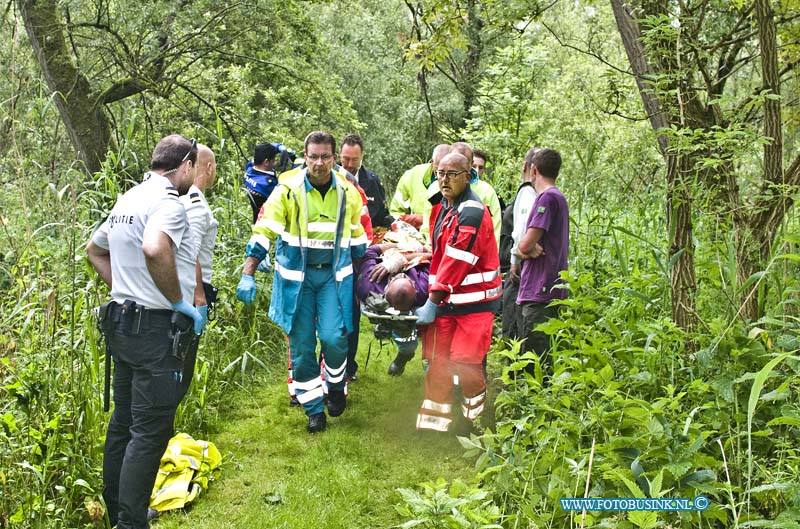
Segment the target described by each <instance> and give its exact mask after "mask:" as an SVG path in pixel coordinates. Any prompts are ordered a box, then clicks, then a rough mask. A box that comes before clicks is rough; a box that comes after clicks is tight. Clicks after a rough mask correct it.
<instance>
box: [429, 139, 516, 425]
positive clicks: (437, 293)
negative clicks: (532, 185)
mask: <svg viewBox="0 0 800 529" xmlns="http://www.w3.org/2000/svg"><path fill="white" fill-rule="evenodd" d="M470 176H471V175H470V166H469V161H468V160H467V158H465V157H464V156H462V155H461V154H457V153H452V154H448V155H447V156H445V157H444V158H443V159H442V161H441V163H440V165H439V167H438V170H437V171H436V178H437V179H438V182H439V189H440V190H441V194H442V201H441V202H440V203H439V204H437V205H435V206H434V207H433V210H432V211H431V217H430V226H431V228H430V229H431V234H430V235H431V237H430V240H431V244H432V245H433V257H432V259H431V267H430V280H429V294H428V300H427V302H426V303H425V305H423V306H422V307H420V308H419V309H417V325H423V327H422V331H421V334H422V352H423V358H425V359H426V360H428V362H429V364H428V370H427V372H426V373H425V401H424V402H423V403H422V407H421V408H420V410H419V415H417V430H433V431H440V432H446V431H447V430H448V429H449V428H450V425H451V423H452V408H453V405H454V403H453V388H454V387H455V385H458V386H460V387H461V394H462V395H463V402H461V403H460V404H461V411H462V413H463V416H464V417H465V418H466V419H467V420H468V421H473V420H475V418H476V417H478V415H479V414H480V413H481V412H482V411H483V407H484V403H485V401H486V377H485V375H484V372H483V360H484V358H485V357H486V353H487V351H488V350H489V345H490V344H491V341H492V319H493V317H494V312H495V311H496V310H497V308H498V306H499V304H500V298H501V295H502V287H501V278H500V259H499V258H498V253H497V241H496V239H495V237H494V225H493V223H492V216H491V214H490V213H489V209H488V208H487V207H486V206H485V205H484V204H483V203H482V202H481V201H480V199H479V198H478V197H477V195H475V193H474V192H473V191H472V189H471V188H470V185H469V181H470ZM458 404H459V403H456V405H458Z"/></svg>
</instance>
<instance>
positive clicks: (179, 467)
mask: <svg viewBox="0 0 800 529" xmlns="http://www.w3.org/2000/svg"><path fill="white" fill-rule="evenodd" d="M221 462H222V456H221V455H220V453H219V450H217V447H216V446H214V443H211V442H208V441H197V440H195V439H193V438H192V437H191V436H189V435H187V434H185V433H179V434H177V435H175V437H173V438H172V439H170V440H169V444H168V445H167V450H166V451H165V452H164V455H163V456H162V457H161V465H160V466H159V468H158V475H157V476H156V482H155V485H154V486H153V493H152V494H151V495H150V508H151V509H155V510H156V511H158V512H159V513H162V512H164V511H170V510H172V509H181V508H183V507H185V506H186V505H187V504H189V503H191V502H192V501H194V500H195V498H197V496H198V495H199V494H200V492H202V491H203V490H205V489H207V488H208V483H209V481H210V480H213V479H214V478H215V477H217V475H219V470H220V469H219V465H220V463H221Z"/></svg>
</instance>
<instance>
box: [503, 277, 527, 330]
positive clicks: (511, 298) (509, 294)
mask: <svg viewBox="0 0 800 529" xmlns="http://www.w3.org/2000/svg"><path fill="white" fill-rule="evenodd" d="M518 292H519V282H518V281H516V282H515V281H514V280H513V279H511V276H510V274H509V276H508V277H506V279H505V280H504V281H503V327H502V329H503V331H502V334H503V338H511V339H514V340H519V339H522V338H524V337H525V334H524V333H522V332H520V324H521V323H522V317H521V315H520V313H521V312H522V309H521V308H520V306H519V305H517V293H518Z"/></svg>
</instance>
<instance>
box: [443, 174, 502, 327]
mask: <svg viewBox="0 0 800 529" xmlns="http://www.w3.org/2000/svg"><path fill="white" fill-rule="evenodd" d="M446 206H447V204H446V201H442V202H441V203H439V204H436V205H435V206H434V207H433V210H432V211H431V217H430V222H431V224H432V226H433V229H432V230H431V235H432V237H431V241H432V244H433V259H432V261H431V273H430V277H429V280H428V281H429V285H430V287H429V288H430V290H431V291H432V292H433V291H437V290H444V291H445V292H447V293H448V295H447V297H445V299H444V307H440V309H439V313H446V310H447V309H449V310H450V311H451V312H453V311H454V312H457V313H470V312H484V311H492V310H495V308H496V307H494V305H495V304H496V301H497V300H499V298H500V296H501V295H502V292H503V291H502V286H501V277H500V259H499V258H498V253H497V241H496V240H495V237H494V227H493V224H492V216H491V214H490V213H489V209H488V207H486V205H484V204H483V203H482V202H481V201H480V200H479V199H478V197H477V195H476V194H475V192H474V191H473V190H472V189H471V188H469V187H467V189H465V190H464V192H463V193H462V194H461V196H459V197H458V198H457V199H456V201H455V203H454V204H453V206H452V207H446ZM443 309H445V310H443Z"/></svg>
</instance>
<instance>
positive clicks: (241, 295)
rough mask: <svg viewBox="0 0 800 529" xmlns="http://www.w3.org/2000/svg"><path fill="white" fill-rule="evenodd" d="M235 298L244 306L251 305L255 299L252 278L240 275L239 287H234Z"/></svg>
mask: <svg viewBox="0 0 800 529" xmlns="http://www.w3.org/2000/svg"><path fill="white" fill-rule="evenodd" d="M236 297H237V298H238V299H239V301H241V302H242V303H244V304H245V305H249V304H251V303H252V302H253V301H255V299H256V280H255V278H254V277H253V276H249V275H247V274H242V278H241V279H240V280H239V286H237V287H236Z"/></svg>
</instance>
